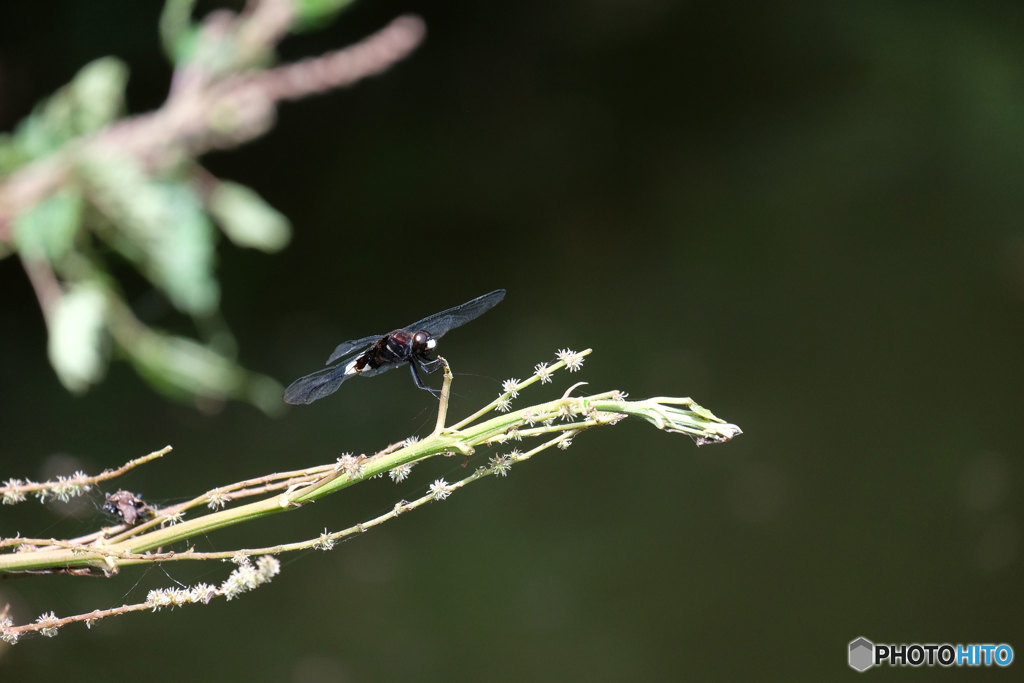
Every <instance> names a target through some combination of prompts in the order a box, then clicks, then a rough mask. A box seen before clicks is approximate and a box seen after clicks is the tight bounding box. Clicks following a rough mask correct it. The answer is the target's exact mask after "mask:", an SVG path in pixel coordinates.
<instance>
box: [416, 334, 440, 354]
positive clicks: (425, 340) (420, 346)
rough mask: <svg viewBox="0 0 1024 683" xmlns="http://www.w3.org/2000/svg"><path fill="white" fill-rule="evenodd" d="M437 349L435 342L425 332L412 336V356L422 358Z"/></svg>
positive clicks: (431, 336)
mask: <svg viewBox="0 0 1024 683" xmlns="http://www.w3.org/2000/svg"><path fill="white" fill-rule="evenodd" d="M436 347H437V340H436V339H434V337H433V335H431V334H430V333H429V332H427V331H426V330H420V331H419V332H417V333H416V334H414V335H413V336H412V355H414V356H423V355H426V353H427V352H428V351H433V350H434V349H435V348H436Z"/></svg>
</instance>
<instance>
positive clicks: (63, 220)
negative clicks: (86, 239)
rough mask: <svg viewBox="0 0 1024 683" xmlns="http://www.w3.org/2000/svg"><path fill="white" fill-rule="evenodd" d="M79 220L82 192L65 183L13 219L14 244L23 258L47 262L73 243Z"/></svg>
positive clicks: (66, 249) (80, 218) (62, 253)
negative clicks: (57, 191)
mask: <svg viewBox="0 0 1024 683" xmlns="http://www.w3.org/2000/svg"><path fill="white" fill-rule="evenodd" d="M81 222H82V195H81V193H80V192H79V191H78V190H77V189H76V188H73V187H70V186H67V187H65V188H64V189H63V190H61V191H60V192H59V193H57V194H54V195H51V196H49V197H47V198H46V199H44V200H43V201H41V202H40V203H38V204H36V205H35V206H34V207H32V208H31V209H29V210H28V211H25V212H23V213H21V214H19V215H18V216H17V217H16V218H15V219H14V244H15V247H16V248H17V249H18V251H20V252H21V255H22V256H23V257H24V258H28V259H43V260H46V261H50V262H51V263H52V262H54V261H56V260H58V259H60V258H61V257H62V256H64V254H66V253H67V252H68V251H69V250H70V249H71V248H72V246H74V242H75V235H76V234H77V232H78V228H79V226H80V225H81Z"/></svg>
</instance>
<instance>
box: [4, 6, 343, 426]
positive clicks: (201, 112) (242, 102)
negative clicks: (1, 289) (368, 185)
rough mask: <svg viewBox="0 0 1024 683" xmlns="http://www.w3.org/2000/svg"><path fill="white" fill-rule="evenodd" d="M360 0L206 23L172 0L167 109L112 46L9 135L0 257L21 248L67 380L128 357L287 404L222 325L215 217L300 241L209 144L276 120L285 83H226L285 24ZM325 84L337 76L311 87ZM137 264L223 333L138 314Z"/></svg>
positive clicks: (172, 386)
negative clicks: (216, 159)
mask: <svg viewBox="0 0 1024 683" xmlns="http://www.w3.org/2000/svg"><path fill="white" fill-rule="evenodd" d="M347 4H348V0H297V1H295V2H291V1H289V0H274V1H268V2H262V3H256V4H254V5H252V6H251V7H248V8H247V9H246V10H245V11H244V12H243V13H241V14H238V15H235V14H232V13H231V12H228V11H227V10H217V11H214V12H213V13H211V14H210V15H208V17H207V19H206V20H204V21H203V22H198V23H197V22H194V21H193V19H192V13H193V10H194V5H195V2H194V0H170V1H169V2H168V3H167V4H166V6H165V8H164V12H163V15H162V17H161V20H160V36H161V40H162V42H163V47H164V51H165V53H166V54H167V55H168V57H169V58H170V59H171V61H172V63H173V65H174V79H173V82H172V84H171V93H170V96H169V97H168V99H167V102H166V103H165V104H164V106H163V107H162V108H161V109H160V110H158V111H156V112H153V113H151V114H149V115H144V116H140V117H136V118H129V117H127V116H126V113H125V87H126V84H127V81H128V74H129V69H128V66H127V65H125V64H124V63H122V62H121V61H120V60H118V59H116V58H113V57H104V58H101V59H97V60H95V61H94V62H92V63H90V64H88V65H86V66H85V67H83V68H82V69H81V70H80V71H79V72H78V74H77V75H76V76H75V77H74V79H73V80H72V81H71V82H70V83H69V84H67V85H66V86H64V87H63V88H60V89H59V90H57V91H56V92H55V93H53V95H52V96H50V97H49V98H47V99H46V100H45V101H43V102H41V103H39V104H38V105H37V106H36V107H35V108H34V110H33V111H32V113H31V114H30V115H29V116H28V117H27V118H25V119H24V120H23V121H22V122H21V123H20V124H19V125H18V126H17V127H16V129H15V130H14V131H13V133H10V134H0V258H4V257H8V256H12V255H17V256H18V257H19V258H20V259H21V261H22V263H23V265H24V268H25V271H26V273H27V274H28V276H29V279H30V280H31V282H32V285H33V287H34V289H35V291H36V294H37V298H38V299H39V304H40V307H41V309H42V311H43V314H44V317H45V319H46V323H47V328H48V333H49V344H48V348H49V358H50V362H51V364H52V366H53V368H54V370H55V371H56V373H57V376H58V377H59V378H60V381H61V382H62V383H63V385H64V386H65V387H66V388H67V389H68V390H69V391H72V392H76V393H80V392H84V391H86V390H88V389H89V388H90V387H91V386H93V385H95V384H96V383H97V382H99V381H101V380H102V379H103V376H104V374H105V371H106V368H107V365H108V363H109V361H110V359H111V358H112V357H118V356H120V357H124V358H126V359H127V360H128V361H129V362H131V363H132V364H133V365H134V366H135V368H136V369H137V370H138V372H139V373H140V374H141V375H142V376H143V377H144V378H146V380H147V381H149V383H150V384H151V385H152V386H153V387H154V388H156V389H158V390H160V391H162V392H164V393H166V394H168V395H170V396H173V397H175V398H179V399H184V400H187V401H193V402H195V401H199V402H200V403H202V404H204V405H209V402H210V401H211V400H212V401H214V402H220V401H224V400H227V399H241V400H244V401H247V402H250V403H252V404H253V405H255V406H257V407H259V408H260V409H261V410H263V411H265V412H268V413H274V412H277V411H278V410H280V408H281V402H280V390H281V387H280V386H279V385H278V383H277V382H276V381H274V380H272V379H270V378H268V377H264V376H262V375H259V374H256V373H253V372H250V371H248V370H245V369H244V368H243V367H241V366H240V365H239V364H238V362H237V359H236V357H235V352H234V351H235V348H236V346H237V345H236V344H235V342H234V340H233V338H232V337H231V335H230V332H229V331H227V330H226V328H225V327H224V326H223V325H220V324H216V321H218V320H219V303H220V285H219V283H218V281H217V276H216V262H217V243H218V239H219V232H218V230H217V228H219V229H220V231H221V232H223V234H224V235H226V236H227V237H228V239H229V240H230V241H231V242H232V243H233V244H235V245H237V246H240V247H247V248H253V249H259V250H261V251H264V252H268V253H269V252H276V251H278V250H280V249H282V248H283V247H284V246H285V245H287V244H288V241H289V239H290V236H291V226H290V223H289V221H288V219H287V218H286V217H285V216H283V215H282V214H281V213H279V212H278V211H276V210H275V209H274V208H273V207H271V206H270V205H268V204H267V202H265V201H264V200H263V199H262V198H261V197H260V196H259V194H258V193H257V192H255V191H254V190H252V189H250V188H248V187H245V186H243V185H240V184H238V183H234V182H230V181H224V180H221V179H219V178H216V177H214V176H213V175H212V174H211V173H210V172H209V171H207V170H206V169H204V168H203V167H202V166H200V164H199V162H198V157H199V156H200V155H201V153H202V152H204V151H206V150H207V149H210V148H214V147H223V146H226V145H231V144H239V143H241V142H244V141H246V140H248V139H250V138H252V137H255V136H257V135H260V134H262V133H263V132H266V130H268V129H269V128H270V126H271V125H272V111H273V104H274V103H275V102H274V99H275V98H277V97H282V96H285V95H280V94H278V93H277V92H276V91H275V92H271V93H269V94H268V93H258V94H259V96H261V97H262V98H263V99H262V100H261V101H260V102H258V103H257V104H256V105H255V106H250V105H251V104H252V102H253V99H252V98H253V93H252V92H251V91H249V92H244V93H243V94H244V95H245V97H243V96H239V97H238V98H237V100H235V101H231V102H229V104H231V105H233V106H234V108H233V109H227V110H225V109H224V108H223V106H221V107H220V108H218V105H223V104H224V97H223V95H224V93H225V92H228V93H234V92H235V91H241V90H242V88H241V87H240V86H239V84H240V83H243V82H246V83H247V82H249V81H243V75H244V77H245V78H250V77H251V76H252V74H253V73H255V72H257V71H259V70H261V69H263V70H264V73H269V71H267V70H266V69H267V67H268V65H269V64H270V63H271V62H272V61H273V59H272V57H273V54H274V51H275V45H276V42H277V41H279V40H280V39H282V38H283V37H284V36H285V35H286V34H287V33H288V32H290V31H294V30H301V29H304V28H309V27H314V26H318V25H320V24H322V23H324V22H326V21H328V20H329V19H331V18H333V17H334V15H335V14H336V13H337V12H338V11H340V10H341V9H342V8H343V7H344V6H345V5H347ZM324 87H332V86H331V85H324V84H320V83H318V84H315V85H314V86H311V90H312V89H313V88H320V89H323V88H324ZM232 88H235V91H232ZM268 90H272V89H271V88H268ZM303 94H305V93H300V96H301V95H303ZM291 96H294V94H292V95H291ZM216 97H221V99H219V100H218V99H216ZM246 97H248V98H249V99H246ZM204 98H207V99H204ZM260 104H263V105H264V106H263V107H260V106H259V105H260ZM237 111H256V112H258V113H257V114H255V115H253V116H252V117H250V118H248V119H247V118H246V116H245V115H244V114H238V115H235V114H236V112H237ZM147 126H148V127H147ZM140 131H141V132H140ZM126 264H127V266H128V268H129V269H130V270H132V271H136V272H137V273H138V274H140V275H141V276H142V277H143V278H145V280H146V281H147V282H148V283H149V285H151V286H152V288H154V289H155V290H156V291H158V292H159V293H160V294H161V295H162V297H164V298H165V299H166V301H167V302H169V304H170V305H171V306H172V307H173V308H174V309H176V310H177V311H178V312H179V313H180V314H182V315H184V316H186V317H187V318H190V319H191V320H192V322H193V327H194V329H195V330H197V331H199V330H204V329H211V328H212V329H215V330H216V331H217V334H216V336H215V337H211V338H204V339H192V338H189V337H184V336H179V335H176V334H173V333H171V332H169V331H166V330H161V329H157V328H155V327H152V326H150V325H149V324H148V323H144V322H142V321H140V320H139V319H138V318H137V317H136V316H135V314H134V313H133V311H132V308H131V306H130V305H129V303H128V301H127V300H126V293H125V292H126V288H125V287H124V286H122V284H121V282H120V281H119V278H120V279H121V280H123V275H119V274H121V273H123V272H124V268H125V265H126ZM211 321H214V323H215V324H213V325H211V324H210V322H211ZM197 334H198V332H197Z"/></svg>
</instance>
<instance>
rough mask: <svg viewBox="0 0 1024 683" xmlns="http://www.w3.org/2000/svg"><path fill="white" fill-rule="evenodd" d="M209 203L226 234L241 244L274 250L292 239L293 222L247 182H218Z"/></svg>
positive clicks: (212, 212)
mask: <svg viewBox="0 0 1024 683" xmlns="http://www.w3.org/2000/svg"><path fill="white" fill-rule="evenodd" d="M207 204H208V206H209V208H210V213H211V214H212V215H213V217H214V218H215V219H216V220H217V222H218V223H219V224H220V226H221V228H222V229H223V230H224V234H226V235H227V236H228V238H229V239H230V240H231V241H232V242H234V243H235V244H237V245H238V246H240V247H251V248H253V249H259V250H261V251H265V252H274V251H278V250H280V249H282V248H283V247H284V246H285V245H287V244H288V240H289V239H291V224H290V223H289V222H288V219H287V218H285V216H284V214H282V213H280V212H279V211H277V209H275V208H274V207H272V206H270V205H269V204H267V203H266V202H265V201H264V200H263V198H262V197H260V196H259V195H258V194H256V192H254V191H253V190H251V189H249V188H248V187H246V186H244V185H239V184H238V183H232V182H227V181H225V182H220V183H218V184H217V187H216V188H215V189H214V190H213V192H212V193H211V194H210V196H209V198H208V200H207Z"/></svg>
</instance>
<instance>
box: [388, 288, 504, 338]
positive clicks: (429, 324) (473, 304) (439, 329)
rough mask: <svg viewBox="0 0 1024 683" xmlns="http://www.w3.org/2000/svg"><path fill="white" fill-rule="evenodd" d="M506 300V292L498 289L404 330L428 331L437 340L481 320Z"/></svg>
mask: <svg viewBox="0 0 1024 683" xmlns="http://www.w3.org/2000/svg"><path fill="white" fill-rule="evenodd" d="M504 298H505V290H504V289H496V290H494V291H493V292H488V293H487V294H484V295H483V296H478V297H477V298H475V299H473V300H472V301H467V302H466V303H464V304H460V305H458V306H455V307H453V308H449V309H448V310H447V311H441V312H440V313H435V314H434V315H432V316H429V317H426V318H424V319H423V320H420V321H419V322H415V323H413V324H412V325H409V326H408V327H405V328H402V329H405V330H408V331H410V332H419V331H420V330H426V331H427V332H429V333H430V334H431V336H433V337H434V338H435V339H436V338H438V337H440V336H441V335H443V334H445V333H446V332H448V330H453V329H455V328H456V327H459V326H460V325H465V324H466V323H468V322H469V321H470V320H474V319H475V318H479V317H480V316H481V315H483V314H484V313H486V312H487V311H489V310H491V309H492V308H494V307H495V306H497V305H498V303H499V302H500V301H501V300H502V299H504Z"/></svg>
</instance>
